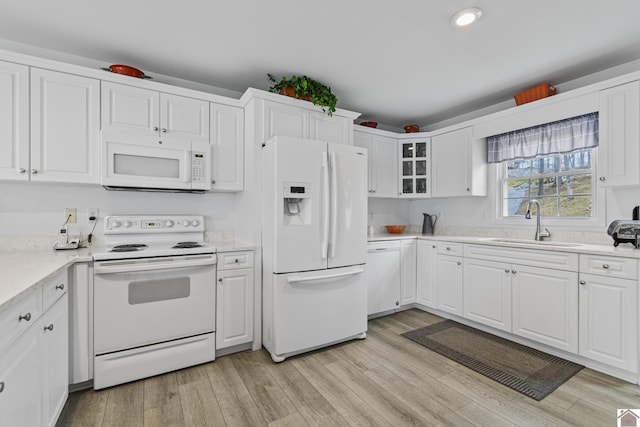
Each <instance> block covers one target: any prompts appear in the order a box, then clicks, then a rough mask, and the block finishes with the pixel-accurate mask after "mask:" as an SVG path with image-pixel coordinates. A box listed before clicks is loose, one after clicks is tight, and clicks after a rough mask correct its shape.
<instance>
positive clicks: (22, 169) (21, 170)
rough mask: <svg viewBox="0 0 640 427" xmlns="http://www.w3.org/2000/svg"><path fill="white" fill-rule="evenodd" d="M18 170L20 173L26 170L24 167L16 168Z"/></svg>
mask: <svg viewBox="0 0 640 427" xmlns="http://www.w3.org/2000/svg"><path fill="white" fill-rule="evenodd" d="M18 172H20V173H26V172H27V170H26V169H25V168H20V169H18Z"/></svg>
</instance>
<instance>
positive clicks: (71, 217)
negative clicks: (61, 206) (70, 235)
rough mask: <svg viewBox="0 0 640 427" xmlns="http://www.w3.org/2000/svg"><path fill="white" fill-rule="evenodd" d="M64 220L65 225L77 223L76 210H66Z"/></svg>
mask: <svg viewBox="0 0 640 427" xmlns="http://www.w3.org/2000/svg"><path fill="white" fill-rule="evenodd" d="M65 219H66V222H67V224H75V223H76V222H78V210H77V209H76V208H67V209H66V213H65Z"/></svg>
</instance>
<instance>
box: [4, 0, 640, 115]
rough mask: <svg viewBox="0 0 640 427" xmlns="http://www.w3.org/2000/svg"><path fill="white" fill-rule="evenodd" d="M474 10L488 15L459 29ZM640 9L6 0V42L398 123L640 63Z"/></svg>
mask: <svg viewBox="0 0 640 427" xmlns="http://www.w3.org/2000/svg"><path fill="white" fill-rule="evenodd" d="M468 6H476V7H480V8H481V9H483V11H484V16H483V18H482V19H481V20H480V21H479V22H478V23H477V24H475V25H473V26H472V27H469V28H462V29H454V28H453V27H452V26H451V25H450V23H449V19H450V18H451V16H452V15H453V14H454V13H455V12H456V11H458V10H459V9H461V8H463V7H468ZM639 16H640V1H638V0H608V1H584V0H562V1H558V0H536V1H524V0H447V1H443V0H440V1H435V0H401V1H377V2H371V1H364V0H348V1H345V0H324V1H322V2H317V1H315V2H310V1H300V0H269V1H265V0H236V1H220V0H218V1H215V0H180V1H175V0H155V1H154V2H146V1H135V0H109V1H100V2H97V1H87V0H56V1H51V0H29V1H25V0H2V2H1V4H0V39H5V40H9V41H13V42H17V43H22V44H26V45H31V46H37V47H41V48H45V49H49V50H54V51H60V52H64V53H68V54H73V55H79V56H82V57H86V58H91V59H96V60H101V61H104V62H105V66H106V65H108V64H112V63H124V64H128V65H132V66H134V67H137V68H140V69H142V70H143V71H144V72H145V73H147V74H149V75H153V74H154V73H158V74H163V75H167V76H173V77H177V78H181V79H186V80H190V81H194V82H199V83H203V84H207V85H212V86H217V87H222V88H226V89H230V90H233V91H238V92H243V91H244V90H245V89H246V88H247V87H256V88H259V89H267V88H268V86H269V82H268V80H267V78H266V74H267V73H271V74H273V75H275V76H277V77H278V76H281V75H287V76H290V75H292V74H296V75H301V74H306V75H308V76H310V77H312V78H315V79H316V80H318V81H320V82H322V83H324V84H326V85H328V86H331V88H332V90H333V93H334V94H335V95H336V96H337V97H338V107H339V108H344V109H348V110H353V111H358V112H361V113H362V117H361V118H362V119H366V120H376V121H378V122H380V123H381V124H385V125H387V126H388V127H397V128H401V127H402V126H403V125H406V124H409V123H419V124H431V123H435V122H439V121H442V120H445V119H448V118H451V117H454V116H457V115H460V114H463V113H467V112H470V111H473V110H476V109H479V108H483V107H486V106H489V105H493V104H496V103H500V102H503V101H506V100H509V99H511V98H512V97H513V95H514V94H515V93H518V92H520V91H522V90H524V89H527V88H529V87H531V86H535V85H537V84H539V83H542V82H545V81H549V82H551V83H552V84H557V83H561V82H565V81H569V80H572V79H574V78H577V77H582V76H584V75H587V74H591V73H594V72H597V71H600V70H603V69H606V68H610V67H612V66H615V65H619V64H623V63H626V62H629V61H632V60H635V59H638V58H640V25H638V22H637V20H638V17H639ZM514 105H515V104H514Z"/></svg>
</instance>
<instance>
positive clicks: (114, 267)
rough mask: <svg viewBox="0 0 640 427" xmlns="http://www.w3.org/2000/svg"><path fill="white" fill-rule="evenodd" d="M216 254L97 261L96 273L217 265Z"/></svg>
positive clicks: (94, 269) (94, 268)
mask: <svg viewBox="0 0 640 427" xmlns="http://www.w3.org/2000/svg"><path fill="white" fill-rule="evenodd" d="M215 264H216V257H215V255H213V256H211V255H205V256H193V257H188V258H185V259H183V258H146V259H144V260H140V259H136V260H117V261H103V262H96V263H94V265H93V271H94V273H95V274H113V273H131V272H136V271H152V270H168V269H175V268H189V267H200V266H206V265H215Z"/></svg>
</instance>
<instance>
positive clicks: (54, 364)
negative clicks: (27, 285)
mask: <svg viewBox="0 0 640 427" xmlns="http://www.w3.org/2000/svg"><path fill="white" fill-rule="evenodd" d="M66 289H67V275H66V271H63V272H60V273H59V274H57V275H56V276H55V277H54V278H53V279H51V280H49V281H47V282H46V283H45V284H44V285H42V287H39V288H38V289H37V290H36V291H34V292H33V293H32V294H31V295H29V296H27V297H25V298H24V300H22V301H20V302H18V303H16V306H18V309H19V310H18V311H17V312H15V311H12V310H11V309H9V310H7V311H5V312H3V313H1V314H0V325H7V324H10V323H11V322H12V321H14V320H16V321H17V323H18V328H20V327H21V325H28V328H27V329H26V330H25V331H24V332H23V333H22V334H21V335H20V336H19V337H17V338H16V339H15V341H13V342H11V343H6V344H7V345H8V346H7V347H6V348H4V347H0V355H1V356H0V414H1V415H0V424H1V425H3V426H4V425H7V426H25V427H27V426H28V427H32V426H47V427H51V426H55V424H56V421H57V420H58V417H59V416H60V413H61V412H62V408H63V407H64V404H65V402H66V400H67V396H68V384H69V373H68V372H69V370H68V369H69V341H68V339H69V322H68V319H69V307H68V297H67V291H66ZM33 301H37V302H38V306H37V307H36V306H34V305H33V303H32V302H33ZM42 310H44V313H42ZM41 313H42V314H41Z"/></svg>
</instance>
